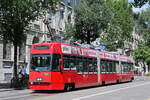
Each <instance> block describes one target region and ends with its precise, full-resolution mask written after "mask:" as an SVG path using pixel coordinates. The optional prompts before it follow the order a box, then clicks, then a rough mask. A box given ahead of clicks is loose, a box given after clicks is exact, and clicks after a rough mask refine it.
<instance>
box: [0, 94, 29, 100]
mask: <svg viewBox="0 0 150 100" xmlns="http://www.w3.org/2000/svg"><path fill="white" fill-rule="evenodd" d="M27 96H31V94H27V95H22V96H16V97H8V98H7V97H6V98H5V97H4V98H1V99H2V100H8V99H10V100H11V99H18V98H23V97H27Z"/></svg>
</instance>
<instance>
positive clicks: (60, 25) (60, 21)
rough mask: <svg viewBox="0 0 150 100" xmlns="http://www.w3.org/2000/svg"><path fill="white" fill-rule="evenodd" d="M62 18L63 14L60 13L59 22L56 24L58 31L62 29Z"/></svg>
mask: <svg viewBox="0 0 150 100" xmlns="http://www.w3.org/2000/svg"><path fill="white" fill-rule="evenodd" d="M63 18H64V15H63V12H60V16H59V22H58V26H59V28H60V29H62V23H63Z"/></svg>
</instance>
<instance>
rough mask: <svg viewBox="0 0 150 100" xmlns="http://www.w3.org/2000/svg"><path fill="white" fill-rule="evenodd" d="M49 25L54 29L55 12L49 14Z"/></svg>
mask: <svg viewBox="0 0 150 100" xmlns="http://www.w3.org/2000/svg"><path fill="white" fill-rule="evenodd" d="M48 20H49V22H50V23H49V25H50V26H51V27H53V23H54V22H53V20H54V13H53V12H50V14H49V19H48Z"/></svg>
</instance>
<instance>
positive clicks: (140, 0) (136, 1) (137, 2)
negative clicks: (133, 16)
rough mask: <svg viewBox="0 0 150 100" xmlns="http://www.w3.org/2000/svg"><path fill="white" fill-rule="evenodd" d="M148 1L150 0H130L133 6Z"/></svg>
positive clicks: (141, 4)
mask: <svg viewBox="0 0 150 100" xmlns="http://www.w3.org/2000/svg"><path fill="white" fill-rule="evenodd" d="M148 2H149V3H150V0H134V2H132V5H133V6H134V7H139V8H140V7H142V6H143V5H144V4H146V3H148Z"/></svg>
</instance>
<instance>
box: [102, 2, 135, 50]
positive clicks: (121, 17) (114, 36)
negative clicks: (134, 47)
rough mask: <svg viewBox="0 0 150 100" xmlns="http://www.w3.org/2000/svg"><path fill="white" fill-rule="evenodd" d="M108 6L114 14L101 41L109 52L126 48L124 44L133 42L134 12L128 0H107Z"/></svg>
mask: <svg viewBox="0 0 150 100" xmlns="http://www.w3.org/2000/svg"><path fill="white" fill-rule="evenodd" d="M107 5H108V7H110V9H111V11H112V12H113V13H112V15H111V21H110V23H109V25H108V27H107V28H106V29H105V30H104V31H103V34H102V35H101V41H103V42H104V43H105V44H106V48H108V50H111V51H114V50H116V49H117V48H122V49H123V47H124V42H125V41H127V42H130V41H131V40H132V31H133V25H134V24H133V23H134V21H133V12H132V7H131V5H129V4H128V2H127V1H126V0H119V1H116V0H107Z"/></svg>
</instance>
